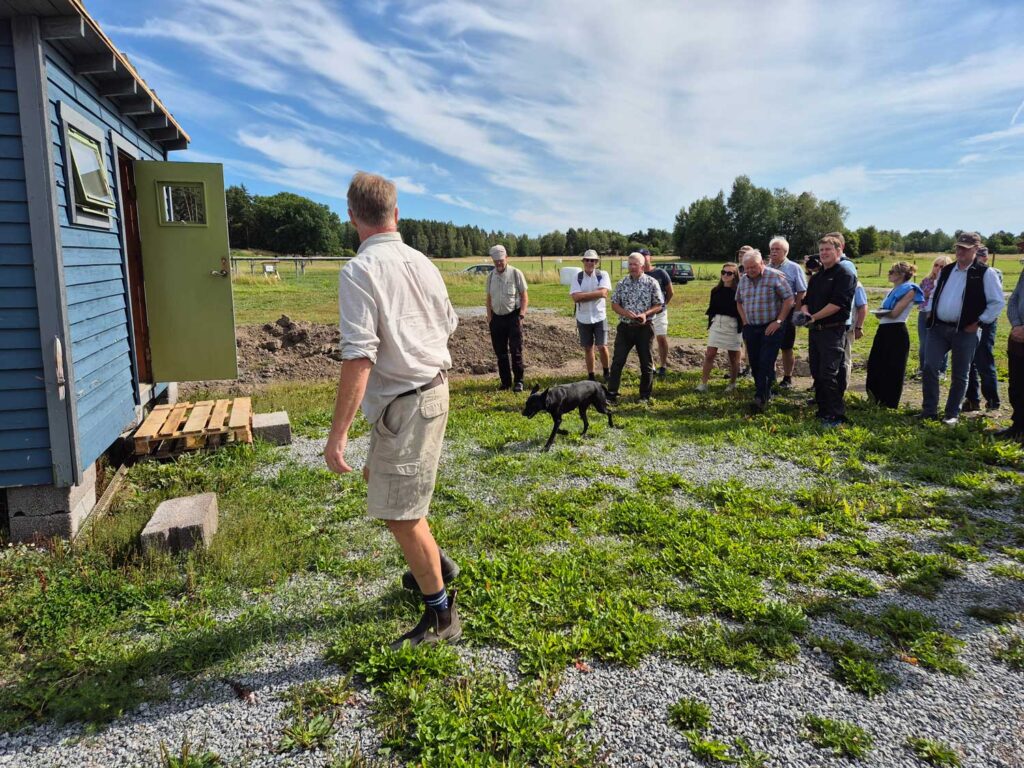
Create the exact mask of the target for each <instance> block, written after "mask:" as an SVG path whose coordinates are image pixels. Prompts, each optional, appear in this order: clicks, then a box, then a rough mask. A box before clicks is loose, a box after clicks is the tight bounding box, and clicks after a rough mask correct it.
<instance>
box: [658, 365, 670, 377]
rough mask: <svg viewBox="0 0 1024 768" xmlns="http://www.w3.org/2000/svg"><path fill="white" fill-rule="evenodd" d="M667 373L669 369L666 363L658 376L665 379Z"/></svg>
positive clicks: (659, 370)
mask: <svg viewBox="0 0 1024 768" xmlns="http://www.w3.org/2000/svg"><path fill="white" fill-rule="evenodd" d="M666 373H668V369H667V368H666V367H665V366H664V365H663V366H661V368H659V369H658V378H659V379H664V378H665V374H666Z"/></svg>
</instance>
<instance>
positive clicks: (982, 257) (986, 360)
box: [963, 246, 1003, 412]
mask: <svg viewBox="0 0 1024 768" xmlns="http://www.w3.org/2000/svg"><path fill="white" fill-rule="evenodd" d="M975 258H976V259H977V260H978V261H979V262H980V263H981V264H984V265H985V266H986V267H988V268H989V270H990V271H991V272H995V273H996V277H998V278H999V287H1000V290H1001V289H1002V286H1003V273H1002V272H1000V271H999V270H998V269H996V268H995V267H990V266H989V263H988V248H986V247H985V246H982V247H980V248H979V249H978V252H977V254H975ZM998 322H999V318H998V316H996V319H995V320H993V321H992V322H991V323H982V325H981V337H980V338H979V339H978V349H977V350H976V351H975V352H974V360H972V361H971V373H970V375H969V376H968V377H967V395H966V396H965V397H964V404H963V410H964V412H968V411H977V410H979V409H980V408H981V396H982V395H984V396H985V408H987V409H988V410H990V411H991V410H995V409H996V408H998V407H999V379H998V378H997V377H996V355H995V350H996V324H997V323H998Z"/></svg>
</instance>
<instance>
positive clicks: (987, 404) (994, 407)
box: [985, 400, 1002, 411]
mask: <svg viewBox="0 0 1024 768" xmlns="http://www.w3.org/2000/svg"><path fill="white" fill-rule="evenodd" d="M1000 405H1002V403H1000V402H999V401H998V400H996V401H995V402H994V403H990V402H988V401H986V402H985V410H986V411H998V410H999V406H1000Z"/></svg>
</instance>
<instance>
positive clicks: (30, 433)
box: [0, 0, 236, 539]
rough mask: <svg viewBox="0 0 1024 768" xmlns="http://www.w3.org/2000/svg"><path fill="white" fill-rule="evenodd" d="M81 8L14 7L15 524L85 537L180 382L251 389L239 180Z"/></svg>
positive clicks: (0, 372) (5, 305) (5, 113)
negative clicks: (154, 415) (239, 284)
mask: <svg viewBox="0 0 1024 768" xmlns="http://www.w3.org/2000/svg"><path fill="white" fill-rule="evenodd" d="M188 143H189V136H188V134H186V133H185V131H184V130H183V129H182V127H181V126H180V125H179V124H178V122H177V121H176V120H175V119H174V117H173V115H172V114H171V113H170V111H169V110H168V109H167V107H165V106H164V104H163V103H162V102H161V101H160V99H159V98H158V97H157V95H156V93H155V92H154V91H153V90H152V89H151V88H150V87H149V86H148V85H147V84H146V82H145V81H144V80H143V79H142V77H141V76H140V74H139V73H138V72H137V71H136V69H135V67H134V66H133V65H132V64H131V62H130V61H129V60H128V58H127V57H126V56H124V55H123V54H122V53H121V52H120V51H118V49H117V48H116V47H115V46H114V44H113V43H112V42H111V40H110V39H109V38H108V37H107V36H106V35H105V34H104V33H103V31H102V30H101V29H100V27H99V25H98V24H97V23H96V22H95V20H93V19H92V18H91V17H90V16H89V14H88V13H87V11H86V9H85V7H84V6H83V5H82V3H81V2H79V0H0V513H3V515H4V516H6V518H7V520H8V524H9V532H10V535H11V537H12V538H14V539H26V538H31V537H32V536H36V535H40V534H41V535H44V536H48V535H65V536H69V535H74V533H75V532H76V530H77V528H78V526H79V525H80V523H81V521H82V520H83V519H84V517H85V516H86V515H87V514H88V512H89V511H90V510H91V508H92V506H93V504H94V502H95V464H96V461H97V459H99V458H100V457H101V456H102V455H103V454H104V452H106V451H107V450H108V449H109V448H110V447H111V445H112V444H114V443H115V442H116V441H117V440H118V438H119V437H120V436H121V435H122V434H123V433H125V432H126V431H127V430H130V429H132V428H133V427H134V426H135V425H136V424H138V423H139V420H140V419H141V418H142V416H143V414H144V413H145V410H146V409H147V407H148V406H149V404H150V403H151V402H153V401H154V400H155V399H156V398H157V397H160V396H161V395H162V394H165V393H166V392H167V391H168V390H169V389H170V390H172V391H173V385H171V383H172V382H176V381H185V380H197V379H212V378H233V377H234V376H235V374H236V368H235V342H234V325H233V312H232V306H231V289H230V278H229V276H228V258H229V253H228V244H227V228H226V219H225V213H224V183H223V171H222V168H221V167H220V166H219V165H215V164H203V163H181V162H168V153H169V152H172V151H176V150H184V149H185V148H186V147H187V146H188Z"/></svg>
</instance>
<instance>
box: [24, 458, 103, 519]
mask: <svg viewBox="0 0 1024 768" xmlns="http://www.w3.org/2000/svg"><path fill="white" fill-rule="evenodd" d="M83 503H84V504H85V505H86V506H88V508H89V509H92V507H93V505H94V504H95V503H96V465H95V464H91V465H90V466H89V467H88V468H87V469H86V470H85V472H84V473H83V477H82V482H81V483H80V484H79V485H72V486H70V487H68V488H58V487H56V486H53V485H30V486H27V487H24V488H8V489H7V509H8V514H9V515H10V516H11V517H12V518H13V517H17V516H20V515H24V516H25V517H44V516H48V515H56V514H64V515H69V514H71V513H72V512H74V511H75V510H76V509H78V508H79V507H81V506H82V505H83Z"/></svg>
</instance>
